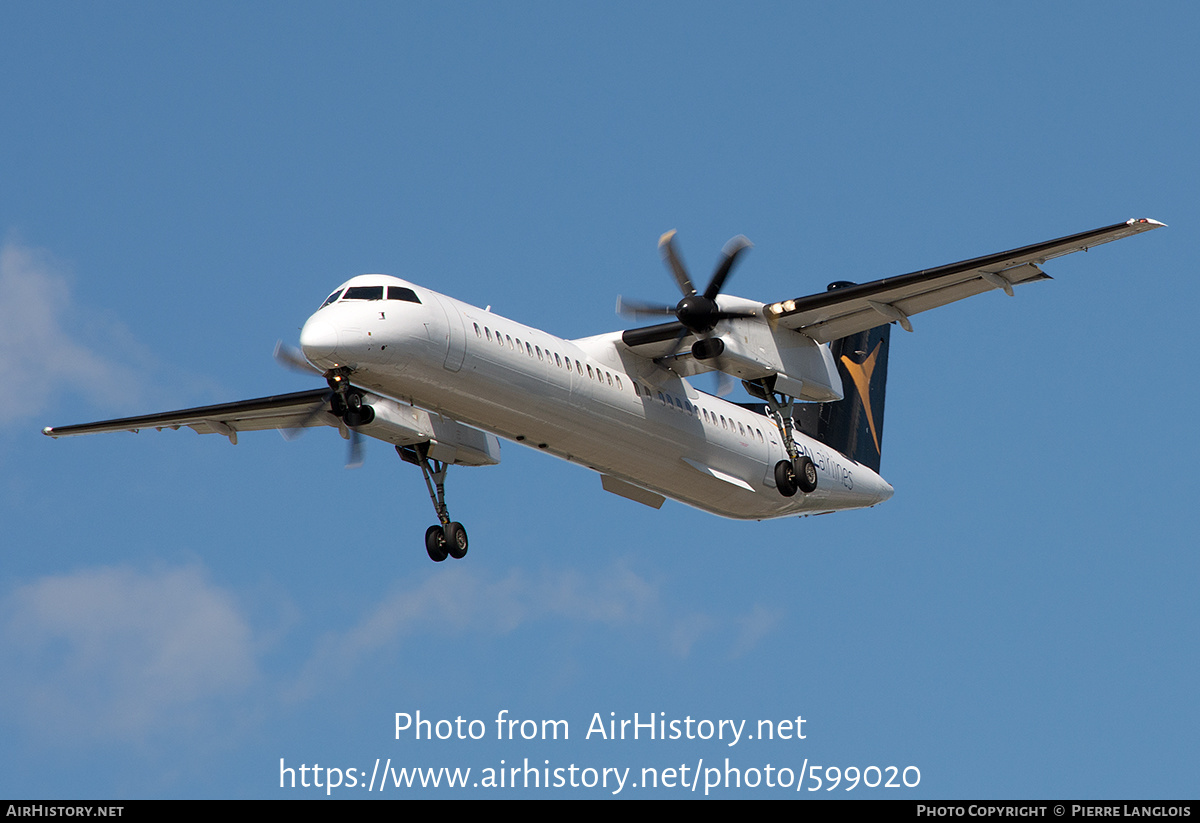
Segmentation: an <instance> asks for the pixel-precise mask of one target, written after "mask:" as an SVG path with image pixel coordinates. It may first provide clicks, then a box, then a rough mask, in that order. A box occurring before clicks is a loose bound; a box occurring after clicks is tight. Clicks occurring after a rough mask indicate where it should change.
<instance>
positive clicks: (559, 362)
mask: <svg viewBox="0 0 1200 823" xmlns="http://www.w3.org/2000/svg"><path fill="white" fill-rule="evenodd" d="M554 365H556V366H558V367H559V368H560V369H561V368H562V358H561V357H559V356H558V352H555V353H554Z"/></svg>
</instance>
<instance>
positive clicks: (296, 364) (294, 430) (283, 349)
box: [275, 340, 364, 469]
mask: <svg viewBox="0 0 1200 823" xmlns="http://www.w3.org/2000/svg"><path fill="white" fill-rule="evenodd" d="M275 362H277V363H279V365H281V366H283V367H284V368H286V369H290V370H291V371H297V372H304V373H305V374H319V375H320V376H321V377H324V378H325V379H326V380H327V381H329V383H330V387H329V391H327V392H325V394H323V395H321V399H320V400H318V401H317V402H316V403H313V404H312V406H311V407H309V410H308V413H307V414H305V415H304V417H303V419H301V421H300V422H299V423H298V424H297V425H295V426H293V427H291V428H287V429H280V430H279V433H280V434H282V435H283V439H284V440H289V441H291V440H295V439H296V438H298V437H299V436H300V435H302V434H304V430H305V429H306V428H308V427H309V426H311V425H312V424H313V421H315V420H316V419H317V418H318V417H320V416H321V415H322V414H324V413H325V412H329V413H330V414H332V413H333V411H332V403H331V401H332V400H333V398H334V396H335V395H337V393H338V390H337V389H335V388H334V382H335V378H334V377H333V376H332V375H331V374H329V373H327V372H323V371H321V370H320V369H318V368H317V367H316V366H314V365H312V364H311V363H309V362H308V360H307V359H305V357H304V354H303V353H302V352H301V351H300V350H299V349H297V348H295V347H294V346H289V345H287V344H286V343H284V342H283V341H282V340H280V341H277V342H276V343H275ZM344 379H345V378H344V377H342V376H341V375H338V376H337V378H336V381H337V382H341V381H343V380H344ZM344 422H345V421H343V423H344ZM346 430H347V431H348V432H349V438H348V440H349V443H348V444H347V453H346V468H348V469H357V468H358V467H359V466H361V465H362V464H363V454H364V449H363V439H362V435H361V434H360V433H359V431H358V429H357V428H355V427H354V426H350V425H346Z"/></svg>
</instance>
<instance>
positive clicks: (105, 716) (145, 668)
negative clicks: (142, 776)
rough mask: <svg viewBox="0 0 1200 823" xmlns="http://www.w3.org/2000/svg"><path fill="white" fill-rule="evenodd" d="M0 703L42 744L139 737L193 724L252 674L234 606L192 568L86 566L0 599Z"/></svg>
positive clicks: (248, 645) (248, 638)
mask: <svg viewBox="0 0 1200 823" xmlns="http://www.w3.org/2000/svg"><path fill="white" fill-rule="evenodd" d="M0 620H2V622H0V659H3V660H4V661H5V664H4V672H3V674H0V701H2V703H3V706H4V709H3V711H5V712H6V713H10V714H11V715H13V717H12V719H13V720H14V721H15V722H16V724H17V725H19V726H22V727H24V728H26V729H27V730H29V731H31V732H32V733H34V735H35V736H36V737H37V738H38V739H42V740H54V739H58V740H66V739H79V738H89V737H92V738H100V739H106V740H111V739H124V740H139V739H142V738H144V737H147V736H151V735H154V734H158V733H170V731H171V730H172V729H176V728H179V727H180V726H181V725H186V726H194V725H198V724H200V723H202V722H203V720H202V717H203V716H204V708H205V706H206V705H207V704H208V703H209V701H212V700H215V699H220V698H224V697H229V696H236V695H238V694H240V693H242V692H244V691H245V689H246V688H247V687H248V686H249V685H250V684H251V683H252V682H253V681H254V680H255V679H256V678H257V664H256V661H255V656H254V647H253V642H252V633H251V630H250V627H249V626H248V624H247V622H246V620H245V618H244V617H243V615H242V614H241V611H240V610H239V608H238V607H237V605H236V603H235V602H234V599H233V598H232V597H231V596H230V595H229V594H228V593H227V592H225V591H224V590H222V589H220V588H219V587H216V586H214V585H213V584H211V583H210V582H208V580H207V579H206V577H205V575H204V574H203V573H202V571H201V570H199V569H197V568H183V569H173V570H162V571H156V572H140V571H134V570H132V569H116V568H102V569H90V570H84V571H80V572H76V573H73V574H66V575H60V576H55V577H45V578H42V579H40V580H37V581H35V582H33V583H29V584H27V585H24V586H21V587H20V588H18V589H16V590H15V591H13V592H12V593H11V594H10V595H8V596H7V597H6V598H4V600H3V601H2V602H0Z"/></svg>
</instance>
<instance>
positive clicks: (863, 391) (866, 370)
mask: <svg viewBox="0 0 1200 823" xmlns="http://www.w3.org/2000/svg"><path fill="white" fill-rule="evenodd" d="M881 348H883V341H882V340H880V341H879V342H878V343H876V344H875V350H874V351H872V352H871V354H870V355H869V356H868V357H867V358H866V359H865V360H863V362H862V363H855V362H854V361H853V360H851V359H850V358H849V357H847V356H846V355H844V354H843V355H842V365H844V366H845V367H846V371H847V372H849V374H850V379H851V380H853V381H854V388H856V389H857V390H858V396H859V398H860V399H861V400H862V404H863V408H865V409H866V410H867V425H868V426H869V427H870V428H871V437H873V438H874V439H875V453H876V454H881V453H882V452H883V450H882V449H881V448H880V447H879V433H878V432H876V430H875V415H874V413H873V412H872V411H871V373H872V372H874V371H875V361H876V359H877V358H878V356H879V350H880V349H881Z"/></svg>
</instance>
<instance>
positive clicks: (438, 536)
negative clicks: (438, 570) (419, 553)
mask: <svg viewBox="0 0 1200 823" xmlns="http://www.w3.org/2000/svg"><path fill="white" fill-rule="evenodd" d="M425 551H426V552H427V553H428V554H429V559H430V560H432V561H433V562H434V563H441V562H442V561H443V560H445V559H446V555H447V554H449V552H448V551H447V550H446V533H445V532H444V531H442V527H441V526H430V527H429V528H428V529H426V530H425Z"/></svg>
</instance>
